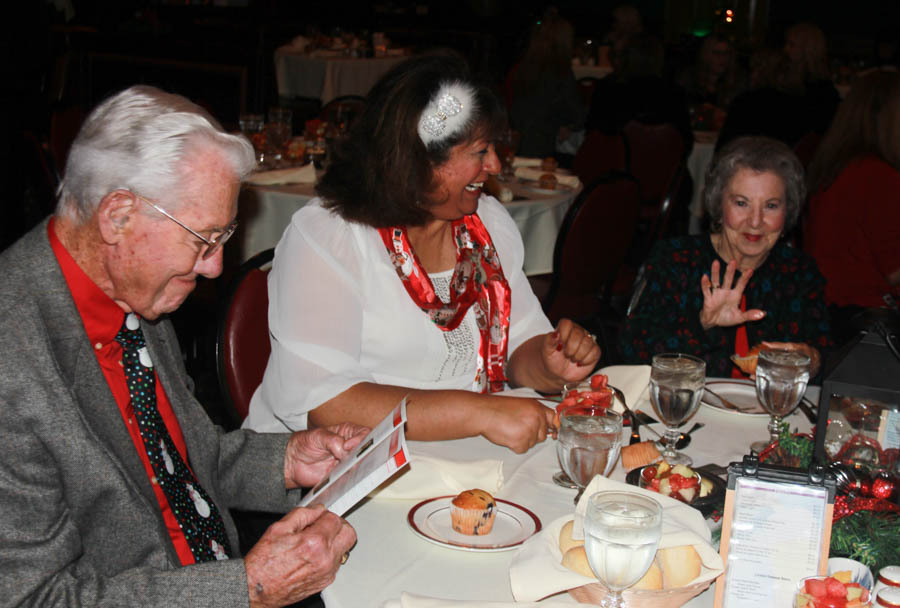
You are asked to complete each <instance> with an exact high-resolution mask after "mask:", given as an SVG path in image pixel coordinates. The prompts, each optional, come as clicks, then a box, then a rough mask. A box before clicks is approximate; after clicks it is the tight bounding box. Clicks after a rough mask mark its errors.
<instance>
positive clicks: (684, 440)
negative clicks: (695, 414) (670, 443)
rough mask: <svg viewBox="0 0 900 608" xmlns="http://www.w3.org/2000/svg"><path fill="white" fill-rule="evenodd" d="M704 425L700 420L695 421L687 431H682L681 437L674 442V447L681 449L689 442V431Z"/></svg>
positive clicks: (691, 431)
mask: <svg viewBox="0 0 900 608" xmlns="http://www.w3.org/2000/svg"><path fill="white" fill-rule="evenodd" d="M704 426H706V425H704V424H703V423H702V422H697V423H695V424H694V426H692V427H691V429H690V430H689V431H688V432H687V433H682V434H681V437H679V438H678V441H676V442H675V449H678V450H683V449H684V448H686V447H687V446H688V445H689V444H690V443H691V433H693V432H694V431H696V430H697V429H702V428H703V427H704Z"/></svg>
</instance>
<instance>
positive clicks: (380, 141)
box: [244, 54, 600, 452]
mask: <svg viewBox="0 0 900 608" xmlns="http://www.w3.org/2000/svg"><path fill="white" fill-rule="evenodd" d="M503 125H504V117H503V110H502V109H501V107H500V105H499V103H498V101H497V100H496V98H495V97H494V95H493V94H492V93H491V92H490V90H489V89H487V88H485V87H481V86H478V85H476V84H474V83H473V82H472V81H471V80H470V79H469V77H468V74H467V71H466V68H465V64H464V63H463V62H462V61H461V60H460V59H458V58H457V57H456V56H453V55H448V54H440V55H427V56H421V57H416V58H413V59H410V60H408V61H406V62H404V63H403V64H400V65H399V66H397V67H396V68H394V69H393V70H392V71H391V72H389V73H388V74H387V75H385V76H384V77H383V78H382V79H381V80H380V81H379V82H378V83H377V84H376V85H375V87H374V88H373V89H372V91H371V93H370V94H369V98H368V104H367V107H366V109H365V110H364V111H363V113H362V114H361V115H360V117H359V118H358V120H357V122H356V123H355V124H354V126H353V128H352V129H351V132H350V134H349V135H348V138H347V139H346V140H345V141H344V142H342V144H341V145H340V147H339V148H338V149H337V150H336V151H335V153H334V155H333V156H334V158H333V161H332V163H331V164H330V166H329V168H328V170H327V172H326V174H325V175H324V176H323V178H322V180H321V181H320V183H319V185H318V187H317V191H318V193H319V194H320V197H321V198H317V199H315V200H313V201H311V202H310V203H309V204H308V205H306V206H305V207H303V208H302V209H300V210H299V211H298V212H297V213H296V214H295V215H294V216H293V218H292V220H291V224H290V225H289V226H288V228H287V229H286V230H285V233H284V236H283V237H282V239H281V241H280V242H279V244H278V246H277V247H276V249H275V260H274V262H273V267H272V271H271V273H270V275H269V301H270V305H269V306H270V307H269V328H270V331H271V340H272V354H271V356H270V358H269V362H268V366H267V367H266V372H265V377H264V379H263V382H262V385H261V386H260V387H259V388H258V389H257V391H256V393H255V394H254V395H253V399H252V401H251V403H250V414H249V416H248V418H247V420H246V421H245V423H244V426H245V427H249V428H252V429H256V430H259V431H285V430H288V429H290V430H296V429H303V428H306V427H307V426H323V425H328V424H332V423H333V422H336V421H354V422H357V423H359V424H364V425H367V426H374V425H375V424H376V423H377V422H378V421H379V420H380V419H381V418H383V417H384V416H385V415H386V414H387V413H388V412H389V411H390V410H391V409H392V408H393V407H394V406H395V405H396V404H397V403H398V402H399V401H400V400H401V399H402V398H403V396H404V395H408V408H407V415H408V422H407V431H406V432H407V437H409V438H411V439H420V440H437V439H453V438H459V437H467V436H476V435H483V436H484V437H486V438H487V439H488V440H490V441H492V442H494V443H497V444H499V445H503V446H507V447H509V448H510V449H512V450H515V451H516V452H523V451H525V450H527V449H528V448H529V447H531V446H532V445H534V444H535V443H537V442H540V441H543V440H544V439H546V437H547V435H548V433H552V432H553V428H552V421H553V410H552V409H550V408H547V407H545V406H543V405H541V404H540V403H539V402H538V401H537V400H535V399H527V398H521V397H512V396H501V395H496V394H492V393H496V392H498V391H500V390H503V389H504V387H506V386H507V385H511V386H527V387H531V388H534V389H536V390H538V391H542V392H557V391H559V390H560V389H561V388H562V385H563V384H564V383H565V382H573V381H577V380H580V379H582V378H584V377H586V376H587V375H588V374H590V372H591V371H592V370H593V368H594V367H595V365H596V364H597V361H598V360H599V358H600V349H599V348H598V346H597V344H596V342H595V341H594V339H593V337H592V336H591V335H590V334H588V333H587V332H586V331H585V330H584V329H582V328H581V327H579V326H578V325H576V324H574V323H572V322H571V321H568V320H563V321H560V323H559V325H558V326H557V327H556V328H555V329H554V328H553V327H552V326H551V325H550V323H549V322H548V321H547V318H546V317H545V316H544V314H543V312H542V310H541V307H540V304H539V302H538V300H537V298H536V297H535V296H534V294H533V292H532V291H531V289H530V286H529V284H528V281H527V280H526V278H525V275H524V273H523V271H522V262H523V256H524V249H523V245H522V240H521V237H520V235H519V232H518V230H517V228H516V226H515V224H514V223H513V221H512V219H511V218H510V216H509V215H508V213H507V212H506V210H505V209H504V208H503V206H502V205H501V204H500V203H499V202H498V201H497V200H496V199H494V198H491V197H489V196H486V195H483V194H482V186H483V184H484V182H485V180H486V179H487V178H488V176H489V175H493V174H496V173H497V172H499V170H500V163H499V161H498V159H497V155H496V153H495V151H494V146H493V143H492V142H493V141H494V139H495V137H496V135H497V134H498V133H499V132H500V130H501V129H502V127H503Z"/></svg>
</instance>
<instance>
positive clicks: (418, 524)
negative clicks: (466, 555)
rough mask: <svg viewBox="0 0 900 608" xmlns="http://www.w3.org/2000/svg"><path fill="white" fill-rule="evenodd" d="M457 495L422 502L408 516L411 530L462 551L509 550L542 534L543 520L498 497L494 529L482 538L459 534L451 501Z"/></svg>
mask: <svg viewBox="0 0 900 608" xmlns="http://www.w3.org/2000/svg"><path fill="white" fill-rule="evenodd" d="M454 498H455V496H438V497H436V498H429V499H428V500H423V501H422V502H420V503H419V504H417V505H416V506H414V507H413V508H412V509H410V510H409V515H407V516H406V521H407V523H409V527H410V528H412V531H413V532H415V533H416V534H418V535H419V536H421V537H422V538H423V539H425V540H427V541H428V542H430V543H434V544H436V545H441V546H443V547H449V548H451V549H459V550H460V551H480V552H492V551H509V550H510V549H515V548H516V547H518V546H519V545H521V544H522V543H524V542H525V541H526V540H528V539H529V538H531V537H532V536H533V535H535V534H537V533H538V532H540V531H541V520H540V519H538V516H537V515H535V514H534V513H532V512H531V511H529V510H528V509H526V508H525V507H523V506H520V505H517V504H515V503H512V502H509V501H506V500H503V499H500V498H495V499H494V501H495V502H496V503H497V517H496V519H494V527H493V528H492V529H491V531H490V532H489V533H487V534H484V535H482V536H471V535H468V534H460V533H459V532H457V531H456V530H454V529H453V528H452V527H451V526H450V501H452V500H453V499H454Z"/></svg>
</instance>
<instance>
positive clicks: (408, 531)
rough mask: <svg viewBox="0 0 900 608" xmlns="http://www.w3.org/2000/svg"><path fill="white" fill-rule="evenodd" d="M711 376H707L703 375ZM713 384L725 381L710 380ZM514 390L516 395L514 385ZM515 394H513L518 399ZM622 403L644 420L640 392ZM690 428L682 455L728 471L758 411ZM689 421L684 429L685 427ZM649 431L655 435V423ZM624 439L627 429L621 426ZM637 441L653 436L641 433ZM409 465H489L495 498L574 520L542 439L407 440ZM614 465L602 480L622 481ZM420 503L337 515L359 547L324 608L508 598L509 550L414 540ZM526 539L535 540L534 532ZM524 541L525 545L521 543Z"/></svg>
mask: <svg viewBox="0 0 900 608" xmlns="http://www.w3.org/2000/svg"><path fill="white" fill-rule="evenodd" d="M710 380H714V379H710ZM719 381H720V382H722V381H725V382H731V381H729V380H724V379H719ZM519 390H520V391H521V389H519ZM818 392H819V389H818V387H809V388H808V391H807V397H808V398H809V399H810V400H812V402H814V403H815V402H817V400H818ZM518 394H521V392H520V393H518ZM630 406H631V407H632V409H634V410H641V411H643V412H646V413H648V414H650V415H653V410H652V407H651V405H650V403H649V401H648V391H647V390H646V389H645V390H644V391H643V393H642V394H641V397H640V398H639V399H637V400H636V401H635V402H634V403H631V404H630ZM786 421H787V422H789V423H790V425H791V428H792V429H793V428H795V427H797V428H799V429H800V430H801V431H802V432H808V431H809V429H810V428H811V425H810V423H809V422H808V421H807V419H806V418H804V417H803V416H801V415H799V414H796V413H795V414H793V415H791V416H789V417H787V418H786ZM690 422H691V423H694V422H702V423H704V426H703V427H702V428H700V429H699V430H697V431H695V432H694V433H693V435H692V441H691V443H690V445H689V446H688V447H687V448H686V449H685V450H684V451H685V452H686V453H687V454H689V455H690V456H691V457H692V458H693V460H694V465H695V466H702V465H707V464H717V465H721V466H727V465H728V464H729V463H731V462H737V461H740V460H741V459H742V457H743V456H744V455H745V454H748V453H749V446H750V443H751V442H753V441H754V440H756V439H762V438H765V437H767V430H766V426H767V424H768V422H769V418H768V416H766V415H758V414H757V415H749V414H743V413H736V412H730V411H724V410H720V409H716V408H714V407H711V406H709V405H705V404H702V405H701V406H700V408H699V409H698V411H697V413H696V414H695V416H694V417H693V418H692V419H691V420H690ZM687 426H688V425H687V424H686V425H685V428H686V427H687ZM652 427H653V428H655V429H656V430H658V431H659V432H660V433H662V432H663V428H662V425H660V424H658V423H657V424H653V425H652ZM623 432H624V435H625V437H624V441H625V442H626V443H627V436H628V435H629V433H630V431H629V430H628V429H627V428H626V429H625V431H623ZM641 433H642V436H643V439H644V440H647V439H653V438H654V435H652V434H651V433H649V432H648V430H647V429H646V428H644V427H641ZM408 446H409V449H410V453H411V455H412V466H415V464H416V457H417V456H423V457H430V458H431V459H435V458H441V459H447V460H453V461H457V462H464V461H478V460H482V459H496V460H499V461H502V468H503V480H504V481H503V484H502V488H501V489H500V490H499V491H498V492H497V493H496V494H495V497H496V498H499V499H502V500H506V501H509V502H511V503H514V504H515V505H518V506H521V507H524V508H525V509H527V510H528V511H530V512H532V513H533V514H534V515H536V516H537V518H539V519H540V521H541V523H542V525H543V527H547V526H548V525H549V524H550V523H551V522H553V521H554V520H556V519H558V518H560V517H562V516H566V515H572V514H574V510H575V507H574V503H573V499H574V497H575V490H570V489H565V488H562V487H559V486H557V485H555V484H554V483H553V481H552V480H551V478H552V476H553V474H554V473H555V472H557V471H559V468H560V466H559V462H558V460H557V456H556V441H555V440H553V439H547V440H546V441H544V442H543V443H539V444H537V445H535V446H534V447H532V448H531V449H530V450H529V451H528V452H526V453H525V454H515V453H513V452H512V451H510V450H508V449H506V448H502V447H499V446H497V445H494V444H492V443H490V442H488V441H487V440H485V439H483V438H481V437H473V438H467V439H458V440H452V441H434V442H421V441H409V442H408ZM625 473H626V472H625V471H624V470H623V469H622V466H621V462H619V463H618V464H617V465H616V467H615V469H614V470H613V471H612V473H611V474H610V476H609V477H610V478H611V479H615V480H617V481H624V480H625ZM420 502H421V498H419V499H409V500H403V499H385V498H380V497H379V495H378V494H375V495H374V496H370V497H369V498H367V499H366V500H364V501H362V502H361V503H360V504H358V505H357V506H356V507H354V509H353V510H351V511H350V512H349V514H347V515H346V516H345V517H346V519H347V521H349V522H350V524H351V525H352V526H353V527H354V529H355V530H356V533H357V535H358V541H357V544H356V546H355V547H354V549H353V551H352V552H351V554H350V559H349V560H348V561H347V563H346V564H345V565H344V566H342V567H341V568H340V570H339V571H338V574H337V578H336V580H335V581H334V582H333V583H332V584H331V585H330V586H329V587H327V588H326V589H325V590H324V591H323V592H322V597H323V599H324V601H325V604H326V606H327V607H328V608H358V607H360V606H372V607H379V606H383V605H384V604H385V603H386V602H388V601H391V602H392V603H394V605H396V601H397V600H398V599H399V598H400V597H401V595H402V594H403V593H404V592H406V593H410V594H414V595H419V596H426V597H431V598H442V599H444V600H457V601H480V602H508V603H510V605H512V602H514V601H515V598H514V597H513V594H512V591H511V587H510V575H509V570H510V565H511V562H512V561H513V557H514V555H515V553H516V550H517V549H516V548H514V549H511V550H508V551H497V552H487V551H481V552H480V551H471V550H460V549H454V548H451V547H449V546H443V545H440V544H437V543H434V542H431V541H428V540H425V539H423V538H422V537H420V536H419V535H417V534H416V533H414V532H413V530H412V528H411V525H410V523H409V522H408V521H407V517H408V515H409V513H410V510H411V509H413V508H414V507H416V505H417V504H419V503H420ZM530 540H537V536H534V537H532V538H531V539H530ZM525 542H526V543H527V542H529V541H525ZM714 588H715V584H713V585H711V586H710V587H709V588H708V589H707V590H706V591H704V592H702V593H701V594H700V595H698V596H697V597H695V598H694V599H692V600H691V601H690V602H688V603H687V604H685V606H687V607H688V608H711V607H712V606H713V599H714V591H713V590H714ZM546 599H552V600H553V601H554V602H563V603H570V602H571V603H573V604H574V603H575V600H573V599H571V598H570V597H569V596H568V594H566V593H561V594H556V595H553V596H551V598H546Z"/></svg>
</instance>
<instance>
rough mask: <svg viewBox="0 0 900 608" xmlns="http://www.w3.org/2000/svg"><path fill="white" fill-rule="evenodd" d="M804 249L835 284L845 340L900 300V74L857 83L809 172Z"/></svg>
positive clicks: (832, 295) (830, 298)
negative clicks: (868, 312)
mask: <svg viewBox="0 0 900 608" xmlns="http://www.w3.org/2000/svg"><path fill="white" fill-rule="evenodd" d="M809 187H810V192H812V193H813V194H812V197H811V199H810V204H809V209H808V215H807V222H806V229H805V231H804V235H803V248H804V250H805V251H806V252H807V253H809V254H810V255H812V256H813V257H814V258H815V259H816V262H817V263H818V265H819V268H820V269H821V270H822V274H824V275H825V278H826V279H828V285H827V286H826V288H825V299H826V301H827V302H828V303H829V305H831V306H832V314H833V315H834V317H835V319H836V326H837V328H838V333H839V335H840V336H841V337H842V338H843V339H846V338H849V337H851V336H852V329H851V328H850V326H849V324H850V319H851V317H852V316H853V315H854V314H855V313H857V312H859V311H860V310H861V309H863V308H874V307H881V306H884V305H885V304H886V302H885V299H884V297H885V296H890V297H893V298H900V74H898V73H897V72H894V71H875V72H871V73H869V74H867V75H865V76H862V77H860V78H858V79H857V80H856V82H855V83H854V84H853V88H852V89H851V90H850V92H849V93H848V95H847V97H846V98H845V99H844V101H843V102H842V103H841V105H840V107H839V108H838V111H837V114H836V115H835V117H834V120H833V121H832V123H831V127H830V128H829V129H828V132H827V133H826V134H825V137H824V138H823V139H822V142H821V144H820V145H819V148H818V150H817V151H816V155H815V157H813V161H812V164H811V165H810V169H809Z"/></svg>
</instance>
